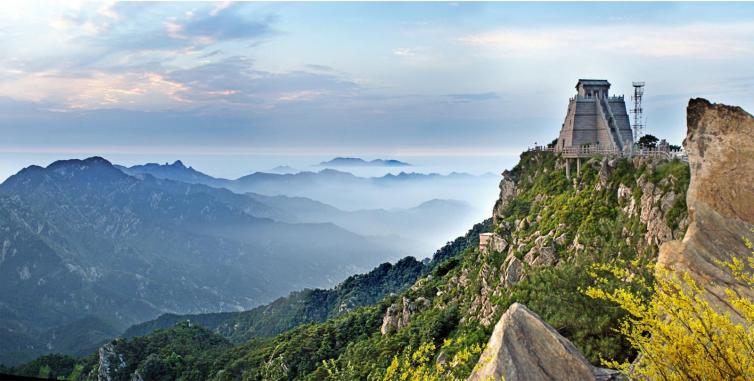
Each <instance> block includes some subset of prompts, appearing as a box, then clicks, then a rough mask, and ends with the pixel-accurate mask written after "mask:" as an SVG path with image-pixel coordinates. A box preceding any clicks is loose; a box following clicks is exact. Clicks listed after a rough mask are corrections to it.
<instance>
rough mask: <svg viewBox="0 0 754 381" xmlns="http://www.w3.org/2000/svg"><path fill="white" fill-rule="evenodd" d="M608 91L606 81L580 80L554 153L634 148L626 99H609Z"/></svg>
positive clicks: (612, 97) (608, 87) (608, 83)
mask: <svg viewBox="0 0 754 381" xmlns="http://www.w3.org/2000/svg"><path fill="white" fill-rule="evenodd" d="M609 90H610V82H608V81H606V80H604V79H579V81H578V82H577V83H576V91H577V94H576V95H575V96H574V97H573V98H571V99H570V100H569V102H568V113H567V114H566V117H565V122H564V123H563V126H562V128H561V130H560V136H559V137H558V141H557V145H556V146H555V147H554V148H555V151H557V152H562V151H574V150H577V151H583V150H606V151H619V152H625V151H630V150H631V149H632V146H633V132H632V130H631V122H630V121H629V118H628V112H627V111H626V103H625V102H624V100H623V96H610V94H609V93H608V91H609Z"/></svg>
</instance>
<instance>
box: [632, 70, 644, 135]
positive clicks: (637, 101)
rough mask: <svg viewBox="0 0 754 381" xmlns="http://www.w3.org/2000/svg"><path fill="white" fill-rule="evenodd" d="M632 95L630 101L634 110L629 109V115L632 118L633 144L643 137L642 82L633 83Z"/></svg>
mask: <svg viewBox="0 0 754 381" xmlns="http://www.w3.org/2000/svg"><path fill="white" fill-rule="evenodd" d="M633 85H634V95H633V96H631V100H633V101H634V108H633V109H631V114H633V116H634V123H633V124H634V125H633V130H634V143H636V142H638V141H639V138H641V137H642V136H643V135H644V110H642V108H641V98H642V96H644V82H634V83H633Z"/></svg>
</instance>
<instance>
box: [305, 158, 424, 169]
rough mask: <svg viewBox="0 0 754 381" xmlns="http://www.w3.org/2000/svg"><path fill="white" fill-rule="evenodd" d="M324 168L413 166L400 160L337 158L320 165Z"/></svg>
mask: <svg viewBox="0 0 754 381" xmlns="http://www.w3.org/2000/svg"><path fill="white" fill-rule="evenodd" d="M319 165H320V166H322V167H410V166H411V164H409V163H406V162H403V161H400V160H390V159H388V160H384V159H374V160H364V159H362V158H360V157H336V158H334V159H332V160H328V161H323V162H321V163H319Z"/></svg>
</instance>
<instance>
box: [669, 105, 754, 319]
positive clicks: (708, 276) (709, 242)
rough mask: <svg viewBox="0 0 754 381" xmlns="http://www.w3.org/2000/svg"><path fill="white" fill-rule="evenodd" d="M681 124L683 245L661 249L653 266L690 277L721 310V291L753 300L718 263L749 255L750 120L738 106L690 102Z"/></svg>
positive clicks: (752, 212) (753, 208) (753, 137)
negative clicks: (685, 182) (685, 161)
mask: <svg viewBox="0 0 754 381" xmlns="http://www.w3.org/2000/svg"><path fill="white" fill-rule="evenodd" d="M687 123H688V132H687V136H686V140H685V141H684V145H685V147H686V151H687V152H688V156H689V164H690V168H691V183H690V185H689V189H688V193H687V196H686V204H687V205H688V212H689V227H688V230H687V231H686V235H685V236H684V238H683V241H670V242H667V243H666V244H664V245H663V246H662V247H661V249H660V256H659V258H658V266H664V267H667V268H670V269H672V270H674V271H679V272H688V273H689V274H691V275H692V277H693V278H694V279H695V280H696V281H697V282H699V283H700V284H701V285H702V286H703V287H704V289H705V291H706V292H707V293H708V295H707V297H708V299H709V300H710V301H711V302H712V303H713V305H715V306H716V307H717V308H719V309H720V310H722V311H725V310H728V308H727V304H726V302H725V300H726V297H725V294H724V292H723V290H724V289H725V288H731V289H733V290H735V291H737V292H739V293H740V294H741V295H747V296H749V297H750V298H754V290H752V289H751V287H748V286H746V285H744V284H741V283H739V282H737V281H736V280H735V279H734V278H733V277H732V276H731V274H730V272H729V271H727V270H726V269H724V268H723V267H722V266H720V264H719V262H720V261H729V260H730V259H731V257H732V256H737V257H738V258H744V257H745V256H747V255H749V254H750V251H751V250H748V249H747V248H746V247H745V246H744V244H743V239H742V237H751V235H752V232H751V231H752V230H751V229H752V228H754V160H752V157H754V117H752V115H750V114H748V113H747V112H745V111H744V110H743V109H741V108H740V107H731V106H725V105H720V104H711V103H710V102H708V101H707V100H704V99H692V100H691V101H690V102H689V106H688V110H687Z"/></svg>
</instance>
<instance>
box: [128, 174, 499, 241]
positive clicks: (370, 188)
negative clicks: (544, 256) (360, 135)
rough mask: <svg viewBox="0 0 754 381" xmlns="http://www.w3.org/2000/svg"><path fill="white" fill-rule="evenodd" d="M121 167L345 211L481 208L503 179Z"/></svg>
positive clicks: (490, 198) (468, 175) (234, 190)
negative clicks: (444, 203)
mask: <svg viewBox="0 0 754 381" xmlns="http://www.w3.org/2000/svg"><path fill="white" fill-rule="evenodd" d="M120 169H121V170H123V171H124V172H126V173H128V174H131V175H145V174H149V175H152V176H154V177H156V178H162V179H170V180H177V181H182V182H187V183H192V184H204V185H209V186H212V187H220V188H226V189H229V190H231V191H233V192H237V193H247V192H253V193H258V194H262V195H267V196H279V195H282V196H290V197H306V198H310V199H314V200H317V201H320V202H324V203H326V204H329V205H332V206H335V207H337V208H340V209H345V210H359V209H365V208H369V209H374V208H385V209H390V208H410V207H414V206H416V205H419V204H421V203H423V202H425V201H428V200H430V199H435V198H436V199H453V200H460V201H466V202H467V203H470V204H478V203H479V200H480V199H481V200H490V201H492V200H494V198H495V192H494V189H495V186H497V182H498V176H496V175H493V174H484V175H481V176H475V175H471V174H467V173H457V172H452V173H450V174H447V175H441V174H437V173H408V172H401V173H399V174H387V175H384V176H380V177H359V176H355V175H353V174H351V173H349V172H344V171H339V170H335V169H330V168H327V169H322V170H320V171H317V172H311V171H304V172H297V173H266V172H254V173H252V174H249V175H246V176H242V177H240V178H237V179H235V180H229V179H221V178H215V177H212V176H208V175H206V174H204V173H201V172H199V171H196V170H195V169H193V168H191V167H186V166H184V165H183V163H181V162H180V161H176V162H175V163H173V164H162V165H160V164H146V165H137V166H132V167H128V168H127V167H120ZM490 189H492V191H490ZM485 205H486V203H485ZM485 214H486V213H483V214H479V215H478V216H477V218H476V219H475V220H470V221H469V223H472V221H478V220H479V219H481V218H483V216H484V215H485ZM468 225H469V224H466V225H465V226H468ZM459 226H461V225H459ZM461 232H462V231H457V232H456V233H461ZM456 235H457V234H454V235H451V236H456Z"/></svg>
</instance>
